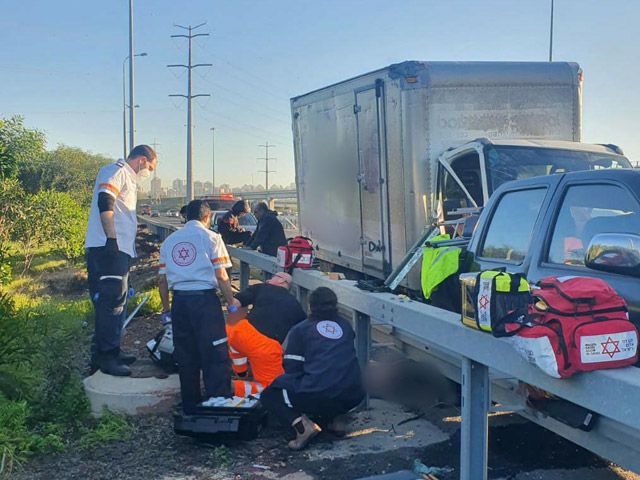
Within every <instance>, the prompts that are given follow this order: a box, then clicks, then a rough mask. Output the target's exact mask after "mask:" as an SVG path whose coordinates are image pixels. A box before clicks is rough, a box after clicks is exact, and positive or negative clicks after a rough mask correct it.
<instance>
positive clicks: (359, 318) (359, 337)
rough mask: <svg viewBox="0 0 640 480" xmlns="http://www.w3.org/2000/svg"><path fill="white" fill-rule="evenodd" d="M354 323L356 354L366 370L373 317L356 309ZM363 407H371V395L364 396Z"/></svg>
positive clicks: (369, 354) (369, 356) (369, 353)
mask: <svg viewBox="0 0 640 480" xmlns="http://www.w3.org/2000/svg"><path fill="white" fill-rule="evenodd" d="M353 325H354V327H355V331H356V354H357V355H358V361H359V362H360V369H361V370H362V371H363V372H364V369H365V368H366V367H367V365H369V360H370V359H371V317H369V315H365V314H363V313H360V312H357V311H354V312H353ZM361 407H362V408H364V409H367V408H369V395H366V396H365V397H364V401H363V402H362V405H361Z"/></svg>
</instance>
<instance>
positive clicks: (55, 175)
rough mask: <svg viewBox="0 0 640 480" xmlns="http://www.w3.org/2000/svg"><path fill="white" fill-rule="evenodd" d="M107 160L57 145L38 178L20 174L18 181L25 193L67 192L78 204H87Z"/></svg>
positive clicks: (78, 149) (108, 160)
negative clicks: (78, 201) (28, 177)
mask: <svg viewBox="0 0 640 480" xmlns="http://www.w3.org/2000/svg"><path fill="white" fill-rule="evenodd" d="M111 161H112V160H111V159H109V158H106V157H104V156H102V155H95V154H92V153H88V152H85V151H83V150H81V149H80V148H74V147H68V146H66V145H59V146H58V148H56V149H55V150H53V151H52V152H49V153H48V154H47V155H46V158H45V161H44V162H43V163H42V165H41V166H40V169H41V170H40V173H39V174H38V175H34V176H33V177H32V179H31V180H28V179H27V178H24V177H23V176H22V175H20V178H21V181H22V182H23V185H25V189H26V190H27V191H30V192H34V193H35V191H39V190H55V191H57V192H68V193H70V194H72V195H73V196H74V197H75V198H77V199H78V200H80V201H81V202H83V203H88V200H89V199H90V198H91V191H92V189H93V184H94V182H95V178H96V174H97V173H98V170H99V169H100V168H102V167H103V166H104V165H106V164H107V163H109V162H111ZM27 184H29V186H27Z"/></svg>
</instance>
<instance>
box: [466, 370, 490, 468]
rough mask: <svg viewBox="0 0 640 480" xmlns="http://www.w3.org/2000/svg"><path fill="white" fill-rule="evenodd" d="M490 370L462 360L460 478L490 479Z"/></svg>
mask: <svg viewBox="0 0 640 480" xmlns="http://www.w3.org/2000/svg"><path fill="white" fill-rule="evenodd" d="M489 389H490V383H489V368H488V367H487V366H486V365H482V364H481V363H478V362H474V361H473V360H470V359H468V358H466V357H464V358H463V359H462V428H461V445H460V479H461V480H487V478H488V477H487V467H488V462H487V457H488V437H489V419H488V417H487V414H488V413H489V407H490V392H489Z"/></svg>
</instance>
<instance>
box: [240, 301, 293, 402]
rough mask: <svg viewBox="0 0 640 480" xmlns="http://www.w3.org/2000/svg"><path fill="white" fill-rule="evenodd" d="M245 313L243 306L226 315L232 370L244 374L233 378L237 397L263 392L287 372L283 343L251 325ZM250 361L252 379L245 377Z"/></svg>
mask: <svg viewBox="0 0 640 480" xmlns="http://www.w3.org/2000/svg"><path fill="white" fill-rule="evenodd" d="M244 313H245V312H244V309H240V310H239V311H238V312H237V313H233V314H230V315H228V316H227V338H228V345H229V356H230V357H231V362H232V363H233V371H234V372H236V373H237V374H238V376H241V377H245V378H243V379H242V380H234V381H233V390H234V395H235V396H237V397H248V396H249V395H255V394H258V393H261V392H262V391H263V390H264V388H265V387H266V386H267V385H269V384H270V383H271V382H272V381H273V380H274V379H275V378H276V377H278V376H279V375H282V374H283V373H284V370H283V369H282V347H281V346H280V344H279V343H278V342H277V341H276V340H273V339H271V338H269V337H267V336H266V335H263V334H262V333H260V332H259V331H258V330H257V329H256V328H255V327H254V326H253V325H251V323H249V320H247V319H246V318H245V317H246V315H244ZM248 365H251V373H252V375H253V380H249V379H247V378H246V374H247V366H248Z"/></svg>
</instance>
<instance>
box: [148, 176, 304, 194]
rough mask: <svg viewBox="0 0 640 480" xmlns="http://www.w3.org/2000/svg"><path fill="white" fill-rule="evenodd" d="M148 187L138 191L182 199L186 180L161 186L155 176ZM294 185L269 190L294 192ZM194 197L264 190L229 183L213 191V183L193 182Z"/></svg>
mask: <svg viewBox="0 0 640 480" xmlns="http://www.w3.org/2000/svg"><path fill="white" fill-rule="evenodd" d="M149 183H150V185H149V187H148V188H147V186H146V185H145V184H144V183H143V184H141V185H140V187H141V188H140V191H142V192H143V193H145V194H147V195H148V196H150V197H184V196H185V195H186V180H185V179H184V178H175V179H173V181H171V187H169V186H163V185H162V177H160V176H158V175H156V176H154V177H152V178H151V180H150V182H149ZM295 189H296V184H295V183H294V182H292V183H290V184H289V185H281V184H278V183H274V184H270V185H269V190H270V191H275V190H295ZM193 190H194V195H195V196H196V197H199V196H203V195H217V194H221V193H235V192H264V191H266V188H265V186H264V185H263V184H261V183H259V184H254V185H249V184H246V183H245V184H243V185H235V186H233V185H231V184H229V183H223V184H221V185H216V187H215V191H214V189H213V183H212V182H211V180H206V181H204V182H203V181H202V180H194V182H193Z"/></svg>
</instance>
